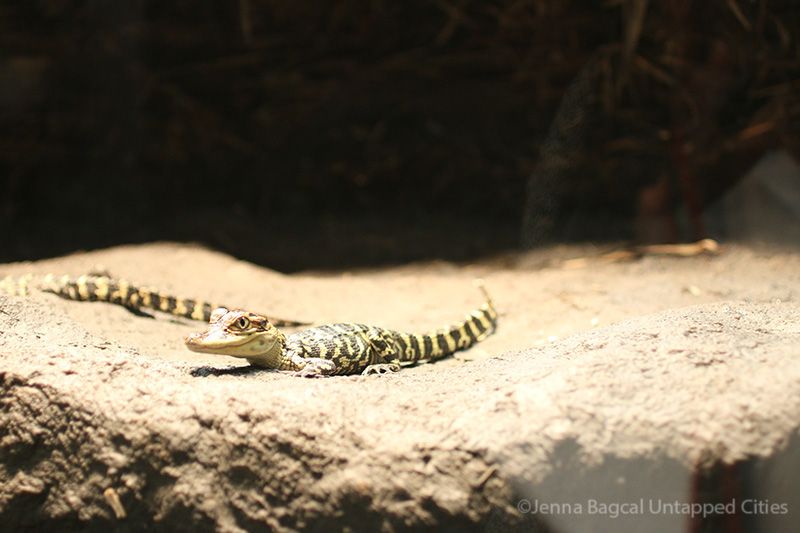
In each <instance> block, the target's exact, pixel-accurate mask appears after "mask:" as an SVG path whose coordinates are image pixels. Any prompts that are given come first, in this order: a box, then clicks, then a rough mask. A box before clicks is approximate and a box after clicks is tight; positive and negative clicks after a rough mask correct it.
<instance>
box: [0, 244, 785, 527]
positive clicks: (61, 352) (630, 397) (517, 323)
mask: <svg viewBox="0 0 800 533" xmlns="http://www.w3.org/2000/svg"><path fill="white" fill-rule="evenodd" d="M589 252H590V250H587V249H581V250H578V249H554V250H548V251H545V252H539V253H538V254H533V255H526V256H509V257H501V258H495V259H492V260H487V261H484V262H481V263H476V264H469V265H453V264H446V263H426V264H415V265H408V266H404V267H397V268H392V269H381V270H374V271H359V272H336V273H331V272H325V273H319V272H317V273H315V272H306V273H300V274H294V275H291V276H287V275H282V274H279V273H276V272H273V271H270V270H267V269H264V268H260V267H256V266H254V265H251V264H247V263H244V262H240V261H236V260H234V259H231V258H229V257H227V256H224V255H221V254H217V253H214V252H210V251H207V250H203V249H200V248H196V247H192V246H184V245H174V244H155V245H146V246H136V247H119V248H114V249H109V250H104V251H99V252H93V253H89V254H80V255H74V256H70V257H65V258H59V259H53V260H48V261H40V262H37V263H33V264H14V265H3V266H1V267H0V276H2V275H6V274H20V273H23V272H34V273H44V272H56V273H70V274H81V273H83V272H85V271H87V270H88V269H91V268H96V267H98V266H102V267H104V268H106V269H108V270H109V271H110V272H111V273H113V274H114V275H116V276H121V277H125V278H128V279H130V280H132V281H135V282H140V283H143V284H148V285H154V286H158V287H160V288H163V289H166V290H170V291H174V292H175V293H176V294H179V295H188V296H198V297H202V298H206V299H210V300H214V301H217V302H224V303H227V304H229V305H232V306H241V307H248V308H253V309H255V310H259V311H264V312H270V313H273V314H275V315H278V316H284V317H290V318H304V319H309V320H314V321H317V322H327V321H347V320H353V321H360V322H370V323H375V324H379V325H384V326H388V327H394V328H397V329H401V328H405V329H428V328H430V327H436V326H439V325H443V324H444V323H448V322H451V321H453V320H456V319H459V318H460V317H461V316H462V315H463V314H464V312H466V311H467V310H469V309H470V308H472V307H474V306H476V305H477V304H479V303H480V295H479V293H478V292H477V291H476V290H475V289H474V288H473V286H472V284H471V280H472V279H474V278H476V277H482V278H484V279H485V281H486V284H487V286H488V288H489V289H490V291H491V293H492V295H493V297H494V299H495V300H496V305H497V307H498V308H499V310H500V312H501V316H500V328H499V330H498V332H497V334H496V335H495V336H493V337H491V338H490V339H488V340H487V341H486V342H484V343H482V344H480V345H479V346H478V347H476V348H475V349H473V350H470V351H468V352H465V353H463V354H460V355H459V357H457V358H451V359H449V360H445V361H442V362H440V363H436V364H431V365H421V366H418V367H416V368H410V369H404V370H403V371H402V372H400V373H398V374H395V375H389V376H367V377H362V376H352V377H337V378H330V379H317V380H309V379H301V378H296V377H293V376H290V375H286V374H281V373H275V372H268V371H260V370H252V369H250V368H248V367H246V365H245V366H243V365H242V363H240V362H239V361H237V360H234V359H230V358H225V357H215V356H211V355H200V354H194V353H190V352H188V351H187V350H185V348H184V347H183V345H182V342H181V338H182V337H183V336H184V335H185V334H187V333H189V332H191V331H195V330H197V329H198V325H197V324H192V323H189V322H185V321H181V320H176V319H171V318H168V317H164V316H157V317H156V319H150V318H146V317H139V316H135V315H133V314H131V313H129V312H128V311H126V310H125V309H122V308H119V307H117V306H112V305H108V304H102V303H77V302H69V301H65V300H61V299H59V298H58V297H55V296H52V295H33V296H31V297H29V298H5V297H0V387H2V394H1V395H0V458H1V460H0V521H1V522H2V523H4V524H10V525H12V526H14V527H25V526H28V527H30V526H43V525H48V526H53V527H55V526H61V527H82V528H86V529H90V530H95V529H97V530H101V529H102V530H105V529H107V528H108V527H109V525H115V526H116V527H118V528H120V529H123V530H138V529H141V528H143V527H156V528H163V529H170V530H171V529H175V528H178V529H187V528H192V529H194V530H212V529H219V530H225V531H239V530H258V529H263V528H266V527H271V528H273V529H282V528H286V529H293V528H300V527H305V528H312V529H317V530H329V529H330V528H334V529H341V528H342V527H344V526H345V525H348V524H350V525H355V526H356V527H359V526H360V527H362V528H363V527H382V528H388V529H403V528H408V527H421V526H438V527H446V528H451V529H458V528H462V527H465V526H466V527H480V528H483V529H489V530H492V529H498V530H506V529H508V528H519V529H530V528H531V527H538V528H547V527H555V528H556V529H559V530H567V531H569V530H573V529H582V528H585V527H586V525H587V524H589V523H591V524H595V525H596V524H597V523H598V520H600V521H602V520H607V521H608V524H610V526H609V527H613V528H614V529H616V530H630V531H635V530H637V529H641V527H642V525H643V524H648V525H649V526H655V529H654V530H658V529H659V528H664V530H668V529H671V528H674V527H681V526H682V525H685V524H686V523H687V520H688V519H687V517H686V516H684V515H676V514H672V515H667V514H659V513H652V512H651V513H647V512H643V513H639V514H635V515H628V516H623V517H610V516H605V517H604V516H598V515H597V514H596V513H595V514H594V515H591V514H590V513H589V509H588V508H587V506H588V504H589V500H604V499H605V501H609V502H615V501H617V502H618V501H629V500H630V501H633V500H634V499H638V498H639V497H644V496H647V497H648V498H651V499H654V500H659V499H662V498H671V499H673V500H674V499H680V500H682V501H705V500H706V499H708V498H711V497H712V496H709V495H708V494H704V493H703V492H702V491H700V492H698V491H697V490H696V488H697V485H698V483H700V482H702V481H703V480H704V479H707V477H708V473H709V472H712V473H713V472H717V471H721V472H723V474H720V475H726V474H725V472H727V470H726V469H727V468H729V467H728V466H726V465H732V466H730V468H739V467H741V468H746V469H747V472H748V476H747V480H748V482H747V484H743V485H742V486H741V487H739V488H740V490H739V492H736V491H734V492H735V494H736V495H737V496H738V497H739V499H740V500H741V499H742V498H745V497H747V496H748V495H750V496H751V497H752V498H766V497H767V496H771V497H772V499H773V501H778V502H785V503H786V505H787V506H789V508H791V507H793V508H794V513H795V516H796V515H797V513H798V512H800V501H797V500H798V496H797V494H798V493H800V491H798V490H796V489H797V482H796V481H794V480H792V479H791V478H790V477H789V472H791V471H792V467H797V466H798V465H800V460H799V459H798V452H797V438H796V434H797V428H798V425H800V350H798V346H800V304H798V301H800V256H798V255H797V254H796V253H792V252H788V251H778V250H765V249H761V250H758V249H748V248H743V247H736V246H732V247H727V248H726V249H725V250H724V252H723V254H722V255H720V256H717V257H698V258H690V259H674V258H657V257H646V258H644V259H642V260H639V261H636V262H631V263H622V264H603V263H599V262H592V261H589V265H588V267H587V268H582V269H565V268H562V267H561V266H560V265H561V263H560V259H562V258H564V257H570V256H576V255H585V254H587V253H589ZM737 465H739V466H737ZM742 465H743V466H742ZM787 465H788V466H787ZM720 469H721V470H720ZM795 470H796V468H795ZM704 476H705V477H704ZM745 485H746V486H745ZM776 491H777V492H776ZM792 498H794V499H793V500H792ZM547 501H549V502H554V503H559V502H561V503H564V502H570V504H577V503H582V504H583V506H584V507H583V509H582V512H581V513H577V512H575V508H574V507H573V508H572V509H571V511H572V512H569V513H566V512H562V513H553V512H541V509H540V513H539V514H538V515H534V514H533V513H529V512H526V511H527V508H526V507H525V503H524V502H528V503H530V504H534V505H535V504H538V503H540V502H547ZM520 502H522V503H520ZM520 509H522V511H523V512H520ZM561 510H562V511H563V510H564V509H563V508H562V509H561ZM606 514H608V513H606ZM740 514H742V513H740ZM789 518H790V515H787V514H781V513H762V514H759V515H757V516H755V517H746V519H747V520H751V521H752V520H755V522H753V523H757V524H758V525H759V526H765V527H766V526H777V527H780V526H781V525H786V523H785V522H782V520H783V521H785V520H788V519H789ZM722 519H726V518H725V517H721V518H720V520H722ZM642 520H643V521H644V522H642ZM748 523H751V522H748ZM676 525H677V526H676Z"/></svg>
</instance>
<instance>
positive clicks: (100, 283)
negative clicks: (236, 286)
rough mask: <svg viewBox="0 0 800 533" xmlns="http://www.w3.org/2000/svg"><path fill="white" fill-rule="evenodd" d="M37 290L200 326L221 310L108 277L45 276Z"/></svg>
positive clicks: (292, 323) (280, 322)
mask: <svg viewBox="0 0 800 533" xmlns="http://www.w3.org/2000/svg"><path fill="white" fill-rule="evenodd" d="M41 290H42V291H44V292H51V293H53V294H57V295H59V296H61V297H63V298H67V299H69V300H78V301H84V302H108V303H112V304H118V305H121V306H123V307H127V308H128V309H133V310H136V311H138V310H140V309H152V310H154V311H160V312H162V313H168V314H171V315H175V316H179V317H183V318H188V319H191V320H199V321H203V322H208V321H209V320H210V319H211V313H212V312H213V311H214V309H216V308H217V307H222V306H219V305H215V304H212V303H210V302H205V301H202V300H193V299H190V298H178V297H175V296H172V295H169V294H164V293H162V292H160V291H158V290H156V289H152V288H147V287H137V286H135V285H133V284H131V283H129V282H128V281H125V280H123V279H113V278H110V277H108V276H97V275H86V276H80V277H78V278H70V277H69V276H61V277H58V278H56V277H55V276H53V275H52V274H48V275H47V276H46V277H45V278H44V282H43V283H42V287H41ZM269 320H270V321H271V322H272V323H273V324H276V325H279V326H284V327H286V326H298V325H302V324H304V323H303V322H296V321H292V320H283V319H279V318H277V319H276V318H270V319H269Z"/></svg>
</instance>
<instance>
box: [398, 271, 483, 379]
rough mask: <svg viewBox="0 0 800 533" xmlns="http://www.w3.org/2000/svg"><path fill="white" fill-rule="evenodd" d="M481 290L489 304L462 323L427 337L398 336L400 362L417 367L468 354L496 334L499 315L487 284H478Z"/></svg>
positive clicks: (431, 333) (417, 335)
mask: <svg viewBox="0 0 800 533" xmlns="http://www.w3.org/2000/svg"><path fill="white" fill-rule="evenodd" d="M478 288H479V289H480V290H481V292H482V293H483V296H484V298H485V299H486V302H485V303H484V304H483V305H482V306H481V307H479V308H478V309H475V310H474V311H472V312H471V313H470V314H469V315H467V317H466V318H465V319H464V320H462V321H461V322H458V323H456V324H452V325H450V326H448V327H446V328H442V329H438V330H435V331H430V332H428V333H423V334H413V333H399V334H397V339H396V340H397V344H398V348H399V351H400V357H399V359H400V362H401V363H412V364H413V363H416V362H417V361H435V360H436V359H441V358H442V357H446V356H448V355H452V354H453V353H455V352H457V351H459V350H466V349H467V348H469V347H471V346H473V345H474V344H477V343H479V342H481V341H482V340H484V339H485V338H486V337H488V336H489V335H491V334H492V333H494V331H495V329H497V311H496V310H495V308H494V305H493V304H492V299H491V298H490V297H489V293H488V292H487V291H486V288H485V287H484V286H483V283H481V282H478Z"/></svg>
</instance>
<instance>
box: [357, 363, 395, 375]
mask: <svg viewBox="0 0 800 533" xmlns="http://www.w3.org/2000/svg"><path fill="white" fill-rule="evenodd" d="M398 370H400V365H398V364H397V363H378V364H376V365H369V366H368V367H367V368H365V369H364V371H363V372H361V375H362V376H369V375H371V374H391V373H392V372H397V371H398Z"/></svg>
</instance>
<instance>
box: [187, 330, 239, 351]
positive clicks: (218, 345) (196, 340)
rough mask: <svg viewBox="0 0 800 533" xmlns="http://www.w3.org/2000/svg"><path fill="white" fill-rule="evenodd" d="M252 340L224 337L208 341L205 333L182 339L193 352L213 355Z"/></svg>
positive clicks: (193, 334)
mask: <svg viewBox="0 0 800 533" xmlns="http://www.w3.org/2000/svg"><path fill="white" fill-rule="evenodd" d="M251 340H253V339H252V338H251V337H224V338H222V339H210V338H209V336H208V334H206V333H192V334H191V335H188V336H187V337H186V338H185V339H184V341H183V342H184V344H186V347H187V348H189V349H190V350H191V351H193V352H201V353H214V352H218V351H219V350H225V349H228V348H238V347H240V346H244V345H245V344H247V343H248V342H250V341H251Z"/></svg>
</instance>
